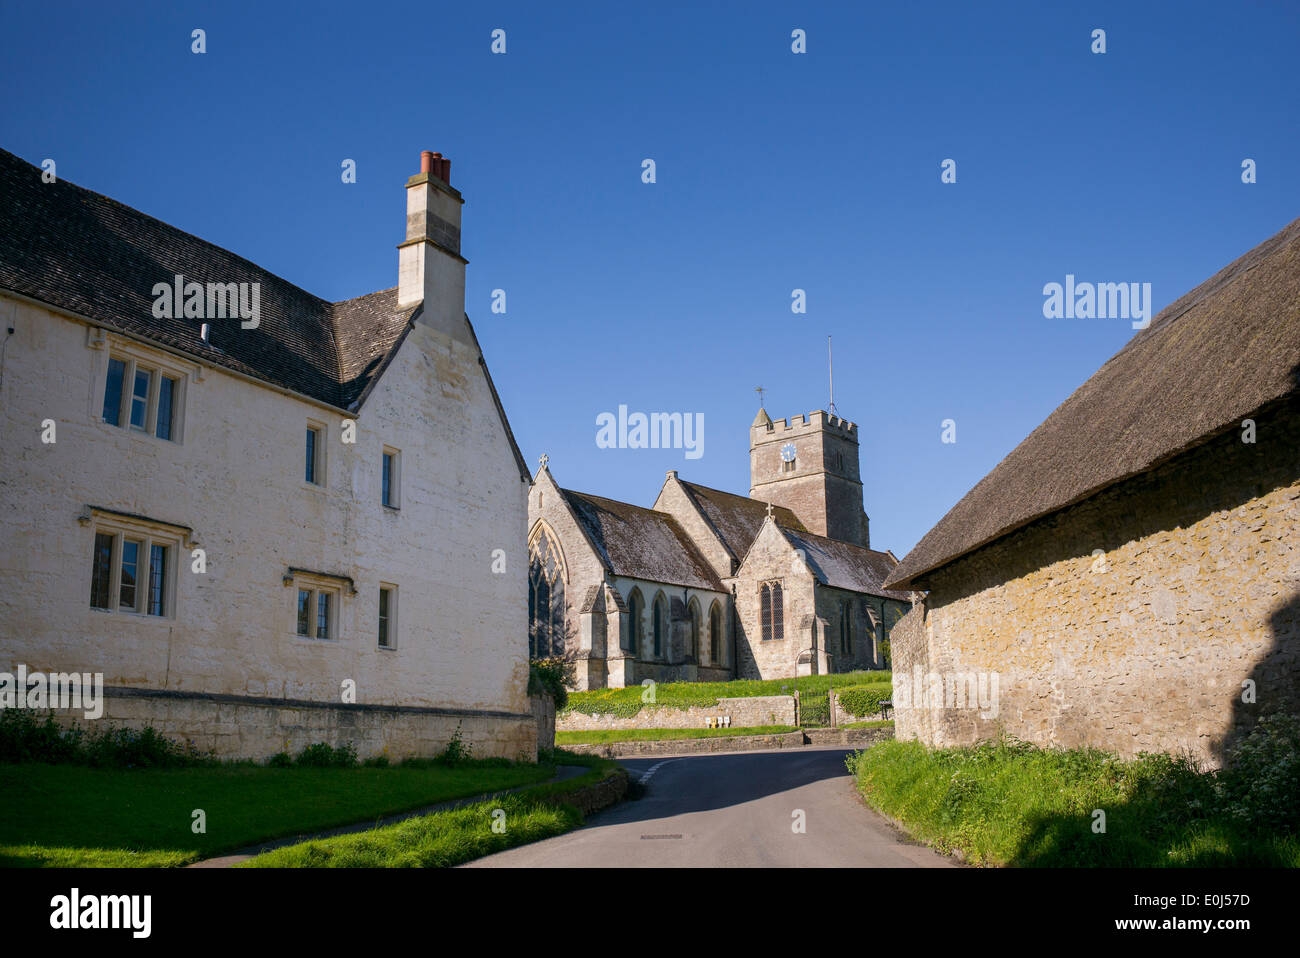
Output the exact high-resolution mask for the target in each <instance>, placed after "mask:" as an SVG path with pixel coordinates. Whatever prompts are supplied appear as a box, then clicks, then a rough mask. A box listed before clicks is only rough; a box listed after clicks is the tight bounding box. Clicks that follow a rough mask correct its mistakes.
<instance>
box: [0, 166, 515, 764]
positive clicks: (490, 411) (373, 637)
mask: <svg viewBox="0 0 1300 958" xmlns="http://www.w3.org/2000/svg"><path fill="white" fill-rule="evenodd" d="M449 166H450V163H449V161H448V160H446V159H445V158H443V157H441V156H440V155H438V154H434V153H425V154H424V155H423V156H422V157H421V171H420V172H419V173H417V174H415V175H413V176H411V177H410V178H409V179H408V180H407V181H406V183H405V189H404V190H403V191H402V192H398V191H397V190H396V189H395V190H394V191H393V194H392V201H393V227H394V229H393V234H394V235H393V239H394V240H398V241H400V242H399V243H398V249H397V253H396V256H395V257H394V259H395V262H394V264H393V266H394V272H393V278H394V279H396V280H397V284H396V285H395V286H390V287H388V288H386V289H383V290H381V291H379V292H373V293H369V294H368V295H364V296H359V297H357V298H355V299H349V300H346V301H343V302H337V303H331V302H328V301H326V300H324V299H321V298H320V297H318V296H314V295H313V294H311V293H309V292H308V291H307V290H304V289H301V288H299V287H297V286H295V285H293V284H292V283H290V282H288V281H286V280H284V279H282V278H280V277H279V276H276V275H274V274H273V273H271V272H270V271H268V270H266V269H263V268H262V267H260V266H258V265H256V264H254V263H251V262H249V261H248V260H246V259H243V258H242V257H240V256H237V255H235V254H234V253H231V252H228V251H227V250H224V249H222V248H220V247H218V246H215V245H213V244H212V243H208V242H205V241H204V240H202V239H199V238H198V237H196V236H194V235H191V234H190V233H187V232H184V231H183V230H180V229H177V228H176V227H174V226H170V225H168V224H166V223H162V222H160V221H159V220H156V219H154V218H153V217H151V216H148V215H146V214H144V213H142V212H140V211H139V210H135V209H132V208H130V207H128V206H125V205H123V204H121V203H118V202H116V201H114V200H112V199H110V198H108V197H106V196H102V195H100V194H98V193H94V192H92V191H90V190H88V189H84V188H82V187H80V186H76V185H73V184H72V183H69V182H67V181H66V180H64V179H62V178H59V179H57V180H52V181H47V180H46V179H45V178H44V177H43V176H42V172H43V171H42V170H41V169H40V168H38V167H35V166H32V165H31V164H29V163H26V162H24V161H23V160H21V159H20V158H19V157H17V156H14V155H13V154H11V153H7V152H5V151H3V150H0V447H2V448H3V453H0V491H2V492H3V495H2V496H0V529H2V530H3V534H4V543H5V545H4V548H3V549H0V671H4V672H7V673H9V674H15V670H16V669H18V668H20V667H24V666H25V667H26V669H27V671H28V672H29V673H32V672H40V673H46V674H56V673H57V674H70V673H73V672H77V673H91V674H98V675H101V676H102V679H103V683H104V696H105V701H104V705H105V709H104V715H103V717H104V718H105V719H106V720H107V721H110V722H114V723H116V724H128V725H135V726H140V725H146V724H147V725H150V726H152V727H154V728H156V729H157V730H159V731H160V732H162V733H163V734H165V735H167V736H169V737H172V738H174V739H178V740H184V739H190V740H192V741H193V742H194V743H195V744H196V745H197V746H198V747H199V748H201V749H204V750H207V749H212V750H214V751H215V752H216V753H217V754H219V755H221V756H227V757H231V756H234V757H250V758H266V757H268V756H270V755H273V754H275V753H277V752H280V751H289V752H296V751H297V750H299V749H301V748H302V747H304V746H305V745H308V744H312V743H315V742H321V741H324V742H328V743H330V744H331V745H335V746H338V745H343V744H346V743H348V742H351V743H352V744H353V745H354V746H355V747H356V749H357V751H358V752H359V753H360V754H361V755H362V756H363V757H364V756H369V755H374V754H377V753H379V752H381V751H387V753H388V754H389V755H391V756H392V757H393V758H394V759H397V758H401V757H403V756H407V755H426V756H427V755H432V754H435V753H436V752H437V751H439V750H440V749H442V748H443V747H445V746H446V744H447V742H448V741H449V740H450V739H451V737H452V736H453V735H455V734H457V731H458V730H459V734H460V735H461V736H462V739H463V740H464V741H465V742H467V743H468V744H470V745H471V746H472V748H473V749H474V754H475V755H478V756H506V757H509V758H515V759H520V758H522V759H531V758H533V757H534V756H535V754H536V747H537V731H536V730H537V723H536V720H535V719H534V718H533V715H532V713H531V710H530V705H529V697H528V694H527V684H528V661H527V657H526V655H525V650H524V645H523V636H524V634H525V631H526V629H527V620H526V604H525V603H526V593H527V582H526V571H527V563H526V562H525V561H524V543H525V540H526V536H527V532H528V526H527V490H528V487H529V483H530V481H531V476H530V475H529V474H528V467H527V465H526V463H525V462H524V460H523V458H522V457H521V456H520V454H519V450H518V447H517V446H516V444H515V440H514V437H513V436H512V434H511V430H510V424H509V422H508V421H507V419H506V415H505V412H504V410H503V409H502V407H501V403H500V401H499V400H498V397H497V392H496V389H495V388H494V386H493V384H492V378H491V376H490V375H489V373H488V368H487V365H486V363H485V362H484V358H483V353H482V350H481V349H480V348H479V344H478V341H477V339H476V337H475V334H474V329H473V327H472V326H471V325H470V322H469V319H468V317H467V316H466V314H465V264H466V260H465V259H464V257H462V256H461V252H460V243H461V229H460V226H461V208H462V204H463V202H464V198H463V197H462V195H461V193H460V192H459V191H458V190H457V189H456V188H455V187H453V186H452V185H451V183H450V173H449ZM209 188H215V187H213V186H212V185H211V184H209ZM286 209H287V206H286ZM267 215H283V213H281V214H275V213H272V212H268V214H267ZM340 230H341V233H340V235H346V224H340ZM403 231H404V236H403ZM319 239H320V241H321V242H325V241H326V238H324V237H322V238H319ZM336 239H337V238H336ZM332 241H333V240H332ZM173 289H174V290H175V291H176V295H174V296H173V295H172V293H171V290H173ZM214 293H219V294H220V299H219V303H220V308H218V309H215V310H214V309H213V300H214V295H213V294H214ZM235 301H238V303H239V307H240V308H239V309H236V308H235ZM182 307H183V309H182ZM494 552H501V553H502V554H503V555H504V559H505V561H504V562H498V561H497V558H498V557H497V556H495V555H494ZM60 716H61V717H65V716H63V713H60Z"/></svg>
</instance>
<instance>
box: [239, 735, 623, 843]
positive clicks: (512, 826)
mask: <svg viewBox="0 0 1300 958" xmlns="http://www.w3.org/2000/svg"><path fill="white" fill-rule="evenodd" d="M553 760H554V761H556V762H561V763H563V764H565V765H584V766H586V767H587V768H588V769H590V771H588V772H587V773H585V774H583V775H580V776H578V777H577V778H573V779H569V780H568V781H565V782H557V783H555V784H553V785H542V786H539V787H538V788H530V789H526V790H524V791H522V792H515V793H513V794H510V795H503V796H501V797H499V798H496V799H492V800H489V801H485V802H476V803H475V804H473V805H466V806H465V807H463V808H456V809H451V810H448V811H442V812H434V813H432V814H430V815H421V816H420V817H418V818H410V819H407V820H406V821H404V822H399V823H398V824H396V825H388V826H385V827H382V828H374V829H371V830H370V831H366V832H357V833H354V834H349V835H338V836H335V837H333V838H324V839H316V840H313V841H309V842H303V843H301V844H299V845H290V846H288V847H286V848H277V849H275V850H274V851H270V852H266V853H265V854H262V855H258V856H257V857H256V858H253V859H250V860H249V861H247V862H244V863H243V864H241V865H240V866H238V867H241V868H448V867H451V866H453V865H459V864H462V863H463V862H467V861H471V860H473V859H475V858H482V857H483V856H484V855H490V854H493V853H494V852H500V851H505V850H506V849H508V848H514V847H516V846H518V845H525V844H528V843H529V842H535V841H539V840H540V839H543V838H550V837H551V836H553V835H560V834H563V833H564V832H567V831H570V830H572V829H574V828H577V827H578V826H579V825H581V824H582V813H581V812H579V811H578V809H577V808H575V807H574V806H573V805H571V804H568V803H567V802H566V801H565V797H566V796H567V795H570V794H571V793H573V792H576V791H578V790H579V789H583V788H587V787H588V786H591V785H595V784H597V783H599V782H601V781H602V780H603V779H606V778H609V777H611V776H613V775H616V774H623V773H622V771H621V770H620V769H619V767H618V766H617V765H616V764H615V763H614V762H611V761H608V760H606V759H600V758H596V757H594V756H588V755H574V754H572V753H565V752H560V751H558V750H557V752H556V753H555V757H554V759H553Z"/></svg>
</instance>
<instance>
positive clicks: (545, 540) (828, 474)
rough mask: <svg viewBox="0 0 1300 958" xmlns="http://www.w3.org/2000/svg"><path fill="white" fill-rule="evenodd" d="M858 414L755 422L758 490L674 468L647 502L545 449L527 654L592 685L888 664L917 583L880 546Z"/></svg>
mask: <svg viewBox="0 0 1300 958" xmlns="http://www.w3.org/2000/svg"><path fill="white" fill-rule="evenodd" d="M858 469H859V467H858V431H857V426H856V425H855V424H854V423H851V422H848V421H846V420H844V419H841V418H839V417H837V416H835V415H832V414H829V413H826V412H824V411H821V410H819V411H817V412H814V413H812V414H811V415H808V416H800V417H795V418H792V419H790V420H789V421H787V420H784V419H779V420H777V421H775V422H773V421H772V420H771V419H770V418H769V417H768V415H767V413H766V412H765V411H763V410H762V409H760V410H759V413H758V415H757V417H756V418H755V420H754V423H753V425H752V426H751V428H750V490H749V495H748V496H741V495H736V494H734V493H730V492H723V491H721V490H718V489H710V488H708V487H707V486H701V485H697V484H695V483H693V482H688V481H686V480H684V479H682V478H681V477H679V476H678V474H677V471H676V470H673V471H671V472H669V473H668V476H667V478H666V479H665V481H664V484H663V486H662V488H661V489H660V490H659V495H658V496H657V497H656V499H655V501H654V503H653V504H652V505H651V506H650V507H649V508H645V507H643V506H637V505H632V504H631V503H626V502H618V501H616V500H613V499H608V498H605V497H602V496H596V495H591V494H589V493H582V492H574V491H573V490H570V489H563V488H561V487H560V486H559V484H558V483H557V482H556V480H555V478H554V476H552V474H551V471H550V467H549V465H548V463H547V459H546V457H543V458H542V463H541V467H540V468H539V469H538V471H537V474H536V476H535V477H534V479H533V486H532V490H531V492H530V493H529V499H528V515H529V537H528V548H529V563H530V565H529V592H528V612H529V623H530V626H529V651H530V653H531V654H532V655H534V656H538V657H547V656H553V655H560V654H567V655H571V656H573V657H574V659H575V660H576V663H577V687H578V688H580V689H593V688H607V687H608V688H619V687H624V686H630V685H637V684H640V683H641V682H643V681H644V680H646V679H652V680H654V681H656V682H669V681H711V680H718V681H722V680H727V679H732V678H753V679H757V678H783V677H787V676H795V675H809V674H825V673H828V672H848V671H853V670H856V669H879V668H884V667H885V665H886V658H885V650H886V646H885V642H886V641H887V639H888V636H889V630H890V628H891V627H892V626H893V624H894V623H895V622H896V621H897V620H898V619H899V618H901V617H902V616H903V615H904V614H905V613H906V611H907V610H908V609H909V608H910V596H909V594H908V593H907V592H902V591H897V590H892V589H885V588H884V587H883V586H882V583H883V581H884V580H885V578H886V577H887V576H888V575H889V574H890V572H891V571H892V570H893V568H894V566H895V565H896V564H897V561H898V560H897V559H896V558H895V557H894V556H893V554H892V553H890V552H887V551H886V552H879V551H876V550H874V549H872V548H871V547H870V539H869V531H868V530H869V526H868V520H867V516H866V513H865V512H864V510H863V507H862V481H861V478H860V473H859V471H858Z"/></svg>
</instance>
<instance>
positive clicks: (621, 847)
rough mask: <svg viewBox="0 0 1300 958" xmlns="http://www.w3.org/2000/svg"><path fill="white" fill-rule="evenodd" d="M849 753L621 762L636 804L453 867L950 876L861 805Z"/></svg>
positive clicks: (939, 860) (806, 751) (943, 863)
mask: <svg viewBox="0 0 1300 958" xmlns="http://www.w3.org/2000/svg"><path fill="white" fill-rule="evenodd" d="M851 751H852V750H851V749H843V748H825V749H810V748H803V749H787V750H780V751H772V752H732V753H725V754H717V755H684V756H681V757H677V758H671V757H669V758H665V757H658V756H656V757H654V758H645V759H623V760H622V762H621V764H622V765H623V766H624V767H626V768H627V769H628V771H629V772H630V773H631V774H632V776H633V779H634V780H635V779H640V780H641V781H642V782H643V783H644V794H643V796H642V797H641V798H639V799H637V800H635V801H625V802H622V803H620V804H618V805H615V806H614V807H613V808H610V809H607V810H606V811H604V812H600V813H598V814H596V815H592V816H590V817H589V818H588V819H587V824H586V825H584V826H583V827H582V828H580V829H578V830H577V831H573V832H569V833H568V834H567V835H560V836H557V837H556V838H549V839H547V840H545V841H541V842H536V843H534V844H532V845H525V846H523V847H521V848H514V849H511V850H510V851H507V852H502V853H500V854H498V855H490V856H488V857H487V858H481V859H479V860H477V861H474V862H470V863H469V864H467V865H466V866H465V867H467V868H491V867H506V868H517V867H522V868H538V867H541V868H548V867H550V868H554V867H593V866H594V867H632V868H656V867H678V868H680V867H715V868H781V867H877V868H916V867H931V868H947V867H952V865H951V863H950V862H949V861H948V860H947V859H946V858H944V857H943V856H941V855H938V854H936V853H935V852H933V851H931V850H930V849H928V848H926V847H925V846H922V845H916V844H913V843H911V842H909V841H908V840H907V839H906V838H905V837H904V836H902V835H901V834H900V833H899V832H898V831H897V830H895V829H894V828H893V827H892V826H891V825H890V824H889V823H888V822H886V821H885V820H884V819H883V818H881V817H880V816H879V815H877V814H876V813H875V812H873V811H871V810H870V809H869V808H867V807H866V806H865V805H864V804H863V803H862V801H861V799H859V797H858V794H857V791H856V789H855V788H854V786H853V781H852V779H851V778H850V777H849V774H848V771H847V769H845V767H844V757H845V756H846V755H848V754H849V753H850V752H851ZM800 822H802V825H803V830H802V831H798V830H797V826H798V825H799V824H800Z"/></svg>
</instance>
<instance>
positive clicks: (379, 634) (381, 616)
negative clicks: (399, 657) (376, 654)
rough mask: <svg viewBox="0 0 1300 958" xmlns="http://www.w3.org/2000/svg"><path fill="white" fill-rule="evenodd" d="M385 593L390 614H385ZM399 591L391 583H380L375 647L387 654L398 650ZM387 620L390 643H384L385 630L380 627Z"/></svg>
mask: <svg viewBox="0 0 1300 958" xmlns="http://www.w3.org/2000/svg"><path fill="white" fill-rule="evenodd" d="M384 593H388V612H387V614H385V612H384ZM397 606H398V589H397V586H395V585H393V584H392V583H391V582H381V583H379V606H378V608H377V610H376V617H375V618H376V622H375V647H376V648H380V649H383V650H384V651H386V652H392V651H395V650H396V649H397V638H398V633H397V629H398V618H397V615H398V610H397ZM385 619H387V625H388V641H387V642H384V641H383V637H384V636H383V630H382V629H380V626H381V625H383V624H384V620H385Z"/></svg>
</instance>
